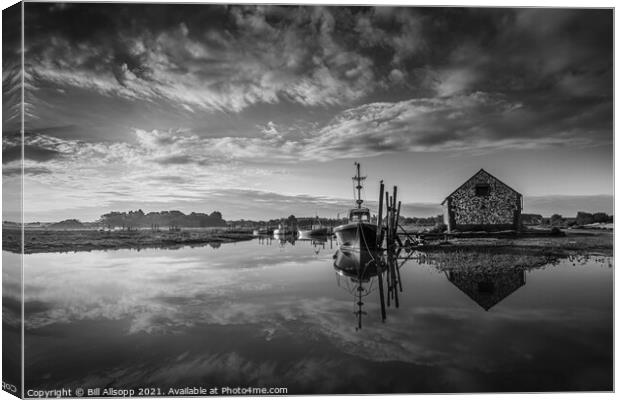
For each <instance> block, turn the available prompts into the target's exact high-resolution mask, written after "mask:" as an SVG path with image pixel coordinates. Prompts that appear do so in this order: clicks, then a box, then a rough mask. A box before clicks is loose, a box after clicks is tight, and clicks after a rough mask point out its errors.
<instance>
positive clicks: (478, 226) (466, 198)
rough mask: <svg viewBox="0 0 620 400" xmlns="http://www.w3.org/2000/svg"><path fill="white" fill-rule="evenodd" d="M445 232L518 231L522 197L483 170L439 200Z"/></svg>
mask: <svg viewBox="0 0 620 400" xmlns="http://www.w3.org/2000/svg"><path fill="white" fill-rule="evenodd" d="M441 205H442V206H443V215H444V217H443V218H444V223H445V224H446V225H447V226H448V232H451V231H454V230H460V231H468V230H487V231H492V230H505V229H514V230H518V229H519V227H520V218H521V209H522V197H521V194H519V193H518V192H517V191H516V190H514V189H512V188H511V187H510V186H508V185H506V184H505V183H503V182H502V181H500V180H499V179H497V178H495V177H494V176H493V175H491V174H489V173H488V172H486V171H485V170H484V169H481V170H480V171H478V172H477V173H476V174H475V175H474V176H472V177H471V178H469V179H468V180H467V181H466V182H465V183H463V184H462V185H461V186H460V187H459V188H458V189H456V190H455V191H454V192H452V193H451V194H450V195H449V196H448V197H446V199H445V200H444V201H443V202H442V203H441Z"/></svg>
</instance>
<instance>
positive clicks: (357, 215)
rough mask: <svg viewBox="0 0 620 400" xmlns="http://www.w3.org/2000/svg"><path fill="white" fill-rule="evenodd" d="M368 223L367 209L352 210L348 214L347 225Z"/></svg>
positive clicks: (368, 213) (368, 212)
mask: <svg viewBox="0 0 620 400" xmlns="http://www.w3.org/2000/svg"><path fill="white" fill-rule="evenodd" d="M351 222H370V210H369V209H367V208H354V209H352V210H351V212H349V223H351Z"/></svg>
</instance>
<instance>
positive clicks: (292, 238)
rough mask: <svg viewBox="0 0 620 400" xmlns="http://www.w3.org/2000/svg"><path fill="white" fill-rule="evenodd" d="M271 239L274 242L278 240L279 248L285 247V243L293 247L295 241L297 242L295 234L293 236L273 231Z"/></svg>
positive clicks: (289, 233)
mask: <svg viewBox="0 0 620 400" xmlns="http://www.w3.org/2000/svg"><path fill="white" fill-rule="evenodd" d="M273 238H274V239H275V240H279V241H280V245H281V246H283V245H285V244H286V243H287V242H288V243H290V244H292V245H293V246H294V245H295V240H297V236H296V235H295V234H293V233H292V232H288V233H275V231H274V234H273Z"/></svg>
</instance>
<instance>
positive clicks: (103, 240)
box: [2, 228, 252, 254]
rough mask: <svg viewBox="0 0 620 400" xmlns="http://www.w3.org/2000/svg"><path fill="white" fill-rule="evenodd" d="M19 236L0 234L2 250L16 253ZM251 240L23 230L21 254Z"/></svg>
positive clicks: (209, 234)
mask: <svg viewBox="0 0 620 400" xmlns="http://www.w3.org/2000/svg"><path fill="white" fill-rule="evenodd" d="M20 237H21V232H20V230H18V229H6V228H4V229H3V230H2V247H3V249H4V250H7V251H11V252H15V253H18V252H20V251H21V249H20ZM250 239H252V234H251V233H249V234H248V233H241V232H226V231H220V230H213V229H212V230H187V231H179V232H169V231H161V232H153V231H150V230H139V231H129V232H127V231H113V232H99V231H97V230H34V229H33V230H28V229H27V230H25V231H24V243H25V246H24V252H25V253H27V254H31V253H49V252H68V251H91V250H116V249H143V248H175V247H182V246H188V245H192V246H203V245H212V246H214V247H217V246H218V245H219V244H221V243H228V242H237V241H241V240H250Z"/></svg>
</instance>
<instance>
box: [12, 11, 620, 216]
mask: <svg viewBox="0 0 620 400" xmlns="http://www.w3.org/2000/svg"><path fill="white" fill-rule="evenodd" d="M15 17H16V16H15V15H13V14H11V13H10V12H7V11H5V12H4V13H3V18H4V25H3V30H4V32H3V38H4V46H3V160H2V161H3V193H4V197H5V201H4V211H3V213H4V219H12V220H15V219H18V218H19V212H20V210H19V207H17V206H16V204H17V203H18V202H17V199H18V192H19V184H20V170H21V164H20V153H21V144H22V143H21V137H20V135H19V127H20V107H19V106H18V105H17V106H16V104H18V101H19V90H17V89H16V87H17V84H18V83H19V81H20V79H21V75H20V63H19V61H20V53H19V51H20V40H19V35H17V34H15V33H14V32H18V30H10V29H9V28H8V27H11V26H13V27H15V26H19V19H18V18H15ZM17 17H18V16H17ZM11 21H13V22H14V23H13V24H11ZM7 22H8V23H7ZM612 55H613V14H612V11H611V10H610V9H566V8H564V9H559V8H555V9H553V8H546V9H545V8H539V9H532V8H501V9H500V8H443V7H433V8H423V7H396V8H394V7H342V6H323V7H319V6H227V5H204V4H202V5H201V4H193V5H188V4H186V5H181V4H174V5H165V4H150V5H149V4H139V3H138V4H109V3H108V4H105V3H100V4H67V3H64V4H63V3H26V4H25V43H24V60H25V69H24V82H25V105H24V110H25V114H24V115H25V120H24V125H25V135H24V143H23V146H24V155H25V161H24V172H25V177H24V181H23V184H24V207H25V209H24V219H25V221H28V222H32V221H58V220H63V219H68V218H78V219H80V220H83V221H93V220H96V219H97V218H99V216H100V215H102V214H104V213H106V212H109V211H113V210H114V211H128V210H136V209H138V208H140V209H142V210H144V211H145V212H148V211H161V210H181V211H183V212H186V213H189V212H192V211H195V212H207V213H211V212H212V211H215V210H217V211H220V212H222V214H223V217H224V218H225V219H241V218H243V219H267V218H278V217H286V216H288V215H290V214H294V215H296V216H311V215H315V214H319V215H322V216H325V217H335V216H337V215H338V214H340V215H345V213H346V212H347V209H348V208H350V207H351V206H353V189H352V181H351V177H352V176H353V174H354V162H355V161H358V162H360V163H361V164H362V172H363V174H364V175H366V176H368V178H367V180H366V182H365V197H366V199H367V201H368V204H369V205H370V206H373V205H374V204H376V200H377V198H378V187H379V180H381V179H383V180H384V182H385V183H386V185H387V186H388V187H390V188H391V187H392V186H393V185H397V186H398V190H399V198H400V200H401V201H402V202H403V203H404V207H403V214H404V215H405V216H431V215H437V214H439V213H440V211H441V208H440V203H441V202H442V201H443V199H444V198H445V197H446V196H447V195H448V194H450V193H451V192H452V191H453V190H454V189H456V188H457V187H458V186H459V185H460V184H461V183H463V182H464V181H465V180H467V179H468V178H469V177H471V176H472V175H474V174H475V173H476V172H477V171H478V170H479V169H480V168H484V169H485V170H486V171H488V172H490V173H491V174H493V175H494V176H496V177H497V178H499V179H501V180H502V181H504V182H505V183H507V184H508V185H510V186H511V187H513V188H514V189H516V190H517V191H519V192H520V193H521V194H523V196H524V212H530V213H541V214H543V215H551V214H553V213H555V212H557V213H560V214H562V215H565V216H574V215H575V214H576V213H577V211H590V212H595V211H603V212H608V213H611V212H612V210H613V146H612V144H613V56H612Z"/></svg>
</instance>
